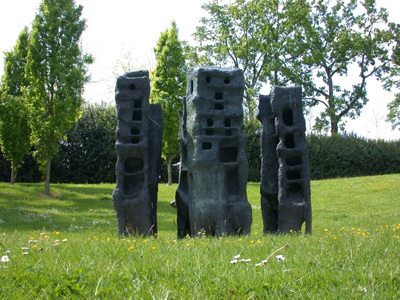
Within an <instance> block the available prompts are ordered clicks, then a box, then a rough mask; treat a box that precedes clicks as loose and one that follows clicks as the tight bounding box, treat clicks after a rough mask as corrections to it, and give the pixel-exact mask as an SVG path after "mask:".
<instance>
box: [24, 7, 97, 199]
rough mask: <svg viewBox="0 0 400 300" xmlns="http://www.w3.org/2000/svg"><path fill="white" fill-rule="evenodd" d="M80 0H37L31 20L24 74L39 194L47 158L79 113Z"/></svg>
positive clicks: (82, 70)
mask: <svg viewBox="0 0 400 300" xmlns="http://www.w3.org/2000/svg"><path fill="white" fill-rule="evenodd" d="M81 14H82V6H77V7H76V6H75V3H74V1H73V0H43V2H42V3H41V5H40V8H39V12H38V14H37V15H36V17H35V20H34V22H33V26H32V32H31V37H30V41H29V47H28V58H27V68H26V72H27V77H28V79H29V89H28V91H27V95H28V98H29V101H30V103H29V104H30V109H31V122H32V142H33V143H34V145H35V146H36V149H37V150H36V152H35V157H36V158H37V160H38V162H39V164H40V166H41V171H42V172H43V173H44V174H46V184H45V194H46V195H50V169H51V160H52V158H53V157H54V155H55V154H56V153H57V149H58V146H59V141H60V140H61V139H62V138H63V136H64V133H65V131H66V130H68V129H69V128H70V127H71V125H72V124H73V123H75V122H76V121H77V120H78V119H79V116H80V114H81V105H82V103H83V99H82V91H83V85H84V83H85V82H87V81H88V79H89V78H88V76H87V75H86V72H87V70H86V65H87V64H89V63H91V62H92V58H91V56H88V55H84V54H83V53H82V51H81V49H80V47H79V39H80V37H81V34H82V33H83V31H84V30H85V26H86V25H85V20H83V19H81V18H80V17H81Z"/></svg>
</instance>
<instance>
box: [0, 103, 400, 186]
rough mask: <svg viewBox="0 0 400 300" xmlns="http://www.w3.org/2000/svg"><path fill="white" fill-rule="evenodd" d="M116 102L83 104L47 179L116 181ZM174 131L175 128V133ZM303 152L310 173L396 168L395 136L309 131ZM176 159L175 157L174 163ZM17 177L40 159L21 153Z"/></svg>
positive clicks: (248, 130) (253, 152) (251, 130)
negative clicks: (390, 139)
mask: <svg viewBox="0 0 400 300" xmlns="http://www.w3.org/2000/svg"><path fill="white" fill-rule="evenodd" d="M116 124H117V117H116V112H115V107H114V106H112V105H107V104H104V103H102V104H90V105H85V106H84V108H83V113H82V117H81V118H80V119H79V121H78V122H76V123H75V124H74V125H73V126H72V128H70V130H68V131H67V133H66V139H64V140H62V141H61V142H60V147H59V149H58V152H57V154H56V156H55V158H54V159H53V161H52V177H51V182H54V183H56V182H58V183H101V182H108V183H113V182H115V163H116V161H117V154H116V152H115V148H114V146H115V128H116ZM259 128H260V125H259V123H256V122H249V123H247V124H245V125H244V128H243V130H244V132H245V134H246V136H247V145H246V152H247V158H248V161H249V176H248V179H249V181H259V180H260V166H261V165H260V140H259V137H258V129H259ZM177 134H178V133H176V138H178V136H177ZM307 142H308V155H309V164H310V171H311V178H312V179H327V178H336V177H352V176H369V175H378V174H392V173H400V141H393V142H388V141H383V140H367V139H365V138H360V137H357V136H356V135H345V136H343V135H336V136H332V137H331V136H325V135H309V136H308V137H307ZM32 150H34V149H32ZM178 161H179V157H177V158H176V160H174V161H173V164H175V163H177V162H178ZM10 167H11V166H10V163H9V162H7V161H6V160H5V159H4V158H3V155H2V153H1V152H0V180H1V181H9V180H10ZM16 179H17V182H40V181H42V180H43V178H42V175H41V173H40V171H39V165H38V163H37V161H36V159H35V158H33V157H32V155H26V156H25V157H24V160H23V163H22V166H21V168H20V169H19V172H18V174H17V178H16ZM172 179H173V182H177V180H178V168H177V167H174V168H172ZM167 181H168V174H167V164H166V162H165V161H163V164H162V167H161V173H160V182H162V183H167Z"/></svg>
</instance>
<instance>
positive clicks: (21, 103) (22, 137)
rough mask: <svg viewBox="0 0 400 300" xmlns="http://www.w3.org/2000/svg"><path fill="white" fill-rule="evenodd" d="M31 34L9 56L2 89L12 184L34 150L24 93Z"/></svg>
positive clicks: (4, 145)
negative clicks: (26, 155)
mask: <svg viewBox="0 0 400 300" xmlns="http://www.w3.org/2000/svg"><path fill="white" fill-rule="evenodd" d="M28 40H29V32H28V28H27V27H25V28H24V29H23V30H22V31H21V33H20V35H19V37H18V40H17V44H16V45H15V47H14V49H13V51H10V52H6V53H5V59H4V74H3V77H2V79H1V88H0V144H1V151H2V152H3V155H4V157H5V158H6V159H7V160H8V161H9V162H10V163H11V180H10V183H11V184H14V182H15V177H16V175H17V171H18V169H19V168H20V166H21V163H22V160H23V157H24V155H25V154H27V153H28V152H29V150H30V135H31V130H30V127H29V122H28V120H29V112H28V108H27V105H26V101H25V98H23V97H22V95H23V90H24V89H26V88H27V86H28V81H27V80H26V77H25V66H26V57H27V54H28Z"/></svg>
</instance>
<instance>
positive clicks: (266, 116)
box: [257, 95, 279, 233]
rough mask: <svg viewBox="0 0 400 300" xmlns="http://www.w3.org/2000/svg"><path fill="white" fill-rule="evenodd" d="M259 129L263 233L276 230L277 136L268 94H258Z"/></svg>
mask: <svg viewBox="0 0 400 300" xmlns="http://www.w3.org/2000/svg"><path fill="white" fill-rule="evenodd" d="M258 103H259V109H258V111H259V114H258V116H257V118H258V119H259V121H260V122H261V124H262V130H261V187H260V192H261V211H262V218H263V224H264V228H263V231H264V233H272V232H277V231H278V168H279V166H278V156H277V154H276V147H277V146H278V141H279V140H278V136H277V134H276V131H275V117H274V113H273V112H272V107H271V99H270V97H269V96H265V95H259V100H258Z"/></svg>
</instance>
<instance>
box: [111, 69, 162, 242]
mask: <svg viewBox="0 0 400 300" xmlns="http://www.w3.org/2000/svg"><path fill="white" fill-rule="evenodd" d="M149 93H150V79H149V74H148V71H137V72H130V73H125V74H124V75H123V76H120V77H118V78H117V84H116V90H115V102H116V107H117V116H118V124H117V141H116V144H115V147H116V151H117V155H118V160H117V164H116V175H117V183H116V187H115V189H114V192H113V201H114V207H115V210H116V213H117V221H118V233H119V234H140V235H151V234H153V235H154V234H156V233H157V215H156V211H157V192H158V185H157V182H158V174H159V168H160V163H161V138H162V112H161V106H160V105H159V104H154V105H153V104H149Z"/></svg>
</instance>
